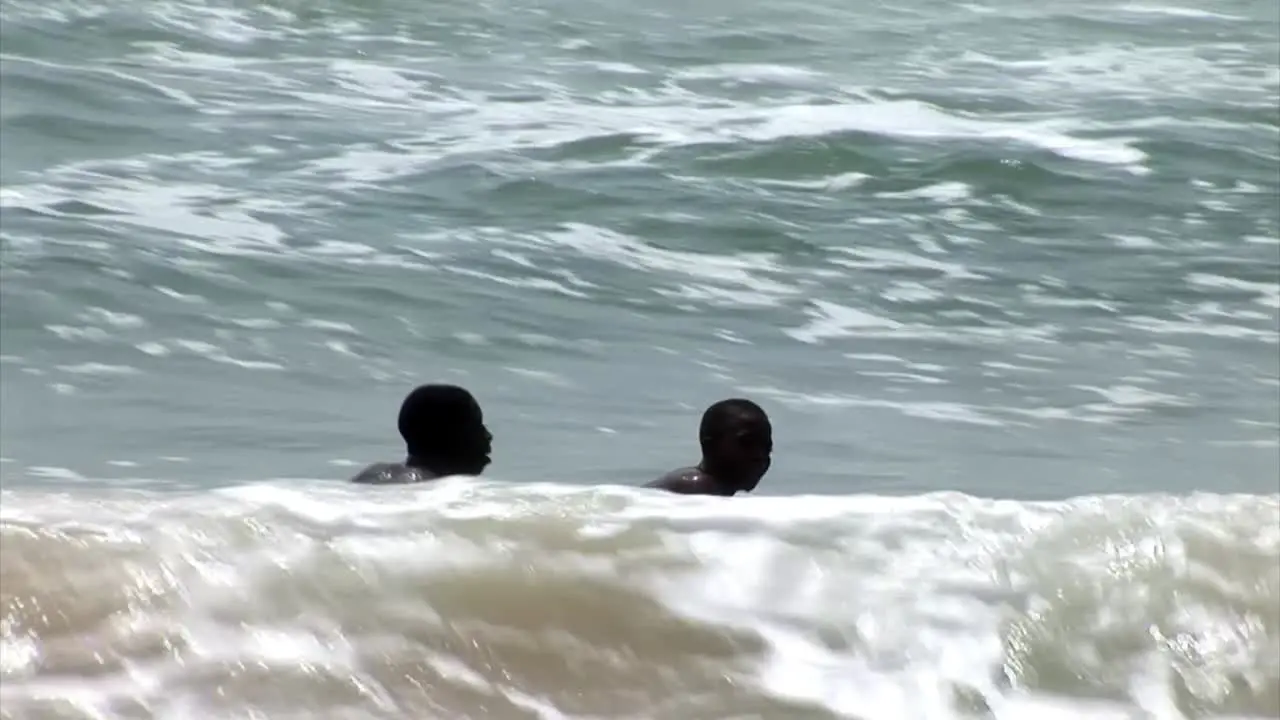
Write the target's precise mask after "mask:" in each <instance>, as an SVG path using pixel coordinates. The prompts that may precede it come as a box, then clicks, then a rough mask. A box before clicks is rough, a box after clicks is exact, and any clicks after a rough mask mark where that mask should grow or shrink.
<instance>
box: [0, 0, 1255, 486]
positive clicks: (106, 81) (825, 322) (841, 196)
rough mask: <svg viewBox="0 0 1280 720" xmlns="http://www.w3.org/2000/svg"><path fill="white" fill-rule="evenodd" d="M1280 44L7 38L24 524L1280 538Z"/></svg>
mask: <svg viewBox="0 0 1280 720" xmlns="http://www.w3.org/2000/svg"><path fill="white" fill-rule="evenodd" d="M1278 43H1280V16H1278V15H1277V13H1276V6H1275V3H1274V2H1245V1H1242V0H1224V1H1222V2H1217V3H1214V4H1212V5H1209V6H1197V7H1196V8H1194V9H1193V8H1192V7H1191V6H1190V5H1183V6H1172V5H1170V4H1168V3H1165V2H1135V3H1129V4H1124V3H1101V2H1093V3H1072V4H1070V6H1068V5H1064V4H1056V5H1050V4H1043V3H1033V2H1029V1H1027V2H1018V1H1012V0H999V1H997V0H992V1H991V2H974V3H968V4H955V5H947V6H945V7H938V6H937V4H936V3H923V2H919V0H913V1H912V2H907V3H905V4H901V3H900V4H895V5H894V6H892V7H890V6H884V5H873V4H869V3H848V2H835V1H834V0H817V1H815V2H782V3H767V4H766V3H756V4H748V5H742V4H739V3H726V2H711V3H674V2H669V1H666V0H663V1H661V2H657V3H638V4H637V3H621V2H593V3H539V2H532V1H524V0H521V1H518V2H504V3H462V4H440V3H425V4H424V3H409V2H366V3H354V2H347V3H338V2H307V3H301V2H273V3H252V2H228V1H223V2H208V3H186V2H161V3H138V2H100V1H99V2H74V3H73V2H55V3H46V2H35V1H34V0H5V2H4V3H3V5H0V53H2V55H3V57H2V59H3V64H2V65H0V184H2V185H3V188H2V190H0V193H2V195H0V198H2V204H0V208H2V214H0V250H2V252H3V254H2V256H0V260H2V262H0V356H2V359H3V362H2V363H0V376H2V378H3V385H2V391H3V392H2V394H3V396H2V397H0V456H3V458H4V463H3V464H0V478H2V479H3V481H4V483H5V485H6V486H10V485H30V484H35V485H40V484H47V485H59V486H61V485H63V484H66V483H99V482H107V481H110V482H115V483H121V484H124V483H131V484H150V485H156V486H160V487H179V486H190V485H198V486H209V485H224V484H231V483H238V482H242V481H245V480H257V479H264V478H274V477H280V476H289V477H308V478H334V479H344V478H346V477H347V476H349V475H350V474H351V473H352V472H353V471H354V470H355V467H353V466H354V465H362V464H364V463H366V462H368V461H371V460H377V459H394V458H395V457H397V456H398V455H399V454H400V452H401V449H400V446H399V441H398V438H397V437H396V435H395V421H394V414H395V410H396V406H397V404H398V403H399V400H400V398H401V397H402V395H403V394H404V392H406V391H407V390H408V389H409V388H410V387H412V386H413V385H414V384H416V383H419V382H425V381H433V380H446V381H453V382H460V383H462V384H465V385H466V386H468V387H469V388H471V389H472V390H473V391H474V392H475V393H476V395H477V396H478V397H479V398H480V400H481V402H482V404H483V405H484V407H485V409H486V412H487V414H488V417H489V420H490V423H491V426H492V428H493V430H494V433H495V435H496V436H497V437H496V441H495V446H496V455H495V464H494V465H493V466H492V468H491V472H492V474H493V475H494V476H495V477H497V478H500V479H509V480H515V481H525V480H540V481H541V480H546V481H561V482H572V483H577V482H583V483H594V482H618V483H625V484H633V483H639V482H643V481H645V480H648V479H650V478H651V477H653V476H655V475H656V474H658V473H660V472H661V471H663V470H665V469H667V468H668V467H671V466H673V465H675V464H679V463H684V462H688V461H690V460H691V459H693V455H694V453H695V452H696V447H695V443H694V437H693V436H694V430H695V428H696V425H697V421H698V415H699V413H700V412H701V409H702V408H703V407H704V406H705V405H707V404H708V403H710V402H712V401H714V400H717V399H719V398H721V397H726V396H729V395H746V396H749V397H752V398H754V399H756V400H757V401H759V402H760V403H761V404H762V405H764V406H765V407H766V409H767V410H768V411H769V412H770V414H771V415H772V416H773V418H774V425H775V428H776V432H777V439H776V443H777V453H776V459H775V463H774V469H773V471H772V472H771V474H770V476H769V477H768V478H766V480H765V482H764V483H763V484H762V486H761V492H768V493H779V494H794V493H802V492H822V493H862V492H877V493H890V494H896V493H917V492H924V491H929V490H943V489H945V490H960V491H964V492H967V493H972V494H979V495H988V496H1001V497H1062V496H1068V495H1082V494H1090V493H1133V492H1144V491H1152V490H1168V491H1175V492H1183V491H1189V490H1196V489H1200V490H1210V491H1215V492H1230V491H1244V492H1273V491H1275V489H1276V488H1277V479H1278V478H1280V442H1278V436H1280V349H1278V347H1280V346H1278V342H1280V332H1278V329H1280V238H1278V232H1280V198H1278V196H1277V193H1280V105H1278V103H1280V69H1278V68H1277V60H1278V58H1280V50H1278V48H1280V46H1278Z"/></svg>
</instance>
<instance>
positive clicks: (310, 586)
mask: <svg viewBox="0 0 1280 720" xmlns="http://www.w3.org/2000/svg"><path fill="white" fill-rule="evenodd" d="M0 501H2V502H0V602H2V605H3V619H2V620H0V681H2V682H0V701H2V702H0V705H2V706H3V710H0V716H3V717H5V718H35V717H85V718H89V717H94V718H126V717H128V718H177V717H183V718H186V717H232V716H235V717H272V718H287V717H309V718H310V717H334V718H339V717H341V718H349V717H350V718H354V717H361V718H383V717H386V718H391V717H396V718H404V717H414V718H437V717H438V718H495V719H502V718H534V717H537V718H632V717H634V718H728V717H765V718H860V719H864V720H871V719H873V718H876V719H878V718H906V717H912V718H915V717H943V718H951V717H957V718H958V717H993V718H1023V717H1026V718H1037V719H1039V718H1051V717H1086V716H1087V717H1092V718H1109V717H1116V718H1129V717H1137V716H1143V717H1159V718H1174V717H1266V716H1272V717H1274V716H1275V715H1277V714H1280V689H1278V688H1280V496H1272V495H1268V496H1249V495H1232V496H1227V495H1212V494H1196V495H1190V496H1180V497H1175V496H1165V495H1143V496H1094V497H1081V498H1076V499H1072V500H1068V501H1063V502H1057V503H1028V502H1016V501H1010V500H988V499H979V498H974V497H969V496H964V495H959V494H954V493H940V494H930V495H924V496H917V497H873V496H848V497H830V496H827V497H815V496H807V497H806V496H799V497H751V498H734V499H731V500H723V499H703V498H687V497H677V496H669V495H666V494H661V493H652V492H649V491H643V490H636V489H627V488H612V487H596V488H588V487H577V486H563V485H552V484H532V485H509V484H503V483H498V482H492V481H478V480H473V479H463V478H452V479H447V480H444V481H440V482H437V483H433V484H431V485H429V486H419V487H405V488H387V489H385V491H384V489H379V490H376V491H372V492H371V491H369V489H368V488H350V487H347V486H345V485H333V484H311V483H284V482H276V483H262V484H252V485H244V486H238V487H234V488H229V489H221V490H213V491H199V492H189V493H174V492H169V493H150V492H142V491H126V490H110V491H106V490H104V491H100V492H99V491H92V490H87V489H78V490H77V491H76V492H75V493H70V494H68V493H58V492H50V491H28V490H23V491H17V490H9V491H5V492H3V493H2V494H0Z"/></svg>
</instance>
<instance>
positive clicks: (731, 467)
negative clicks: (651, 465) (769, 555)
mask: <svg viewBox="0 0 1280 720" xmlns="http://www.w3.org/2000/svg"><path fill="white" fill-rule="evenodd" d="M698 442H699V443H700V444H701V445H702V462H700V463H698V464H697V465H696V466H694V467H686V468H679V469H677V470H672V471H671V472H669V473H667V474H666V475H663V476H662V477H660V478H658V479H657V480H654V481H653V482H651V483H649V484H647V485H645V487H650V488H659V489H662V490H669V491H671V492H675V493H680V494H683V495H722V496H726V497H727V496H730V495H734V494H736V493H738V492H751V491H752V490H754V489H755V487H756V485H758V484H759V483H760V478H762V477H764V474H765V473H766V472H768V471H769V466H770V464H772V460H771V459H770V455H771V454H772V453H773V426H772V425H771V424H770V423H769V416H768V415H766V414H765V412H764V410H762V409H761V408H760V406H759V405H757V404H755V403H753V402H751V401H750V400H743V399H740V398H732V399H729V400H721V401H720V402H718V403H715V404H714V405H712V406H711V407H709V408H707V410H706V412H704V413H703V414H702V423H701V425H700V426H699V428H698Z"/></svg>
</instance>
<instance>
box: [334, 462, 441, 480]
mask: <svg viewBox="0 0 1280 720" xmlns="http://www.w3.org/2000/svg"><path fill="white" fill-rule="evenodd" d="M431 479H433V477H432V476H431V474H430V473H427V472H425V471H423V470H420V469H418V468H415V467H409V466H408V465H405V464H403V463H374V464H372V465H370V466H369V467H367V468H365V469H364V470H361V471H360V472H359V473H358V474H357V475H356V476H355V477H353V478H351V482H353V483H356V484H357V485H403V484H406V483H418V482H425V481H427V480H431Z"/></svg>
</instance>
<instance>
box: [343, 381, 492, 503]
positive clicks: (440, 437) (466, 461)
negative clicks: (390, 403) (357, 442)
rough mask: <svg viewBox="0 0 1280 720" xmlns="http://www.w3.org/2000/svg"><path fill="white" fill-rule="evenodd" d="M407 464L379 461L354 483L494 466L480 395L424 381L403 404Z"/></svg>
mask: <svg viewBox="0 0 1280 720" xmlns="http://www.w3.org/2000/svg"><path fill="white" fill-rule="evenodd" d="M398 425H399V427H400V437H402V438H404V442H405V447H406V451H407V457H406V458H405V461H404V462H403V463H375V464H373V465H370V466H369V467H367V468H365V469H364V470H362V471H361V472H360V474H359V475H356V476H355V477H354V478H352V479H351V481H352V482H355V483H362V484H370V485H385V484H393V483H413V482H424V481H426V480H434V479H436V478H440V477H446V476H449V475H479V474H480V473H481V471H483V470H484V469H485V467H487V466H488V465H489V462H490V461H489V453H491V452H492V451H493V435H492V434H490V432H489V429H488V428H487V427H485V424H484V414H483V413H482V412H481V411H480V404H479V403H477V402H476V399H475V397H473V396H472V395H471V393H469V392H467V391H466V390H464V389H462V388H460V387H458V386H456V385H421V386H419V387H417V388H414V390H413V392H411V393H409V395H408V397H406V398H405V399H404V402H403V403H402V404H401V405H400V418H399V421H398Z"/></svg>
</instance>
